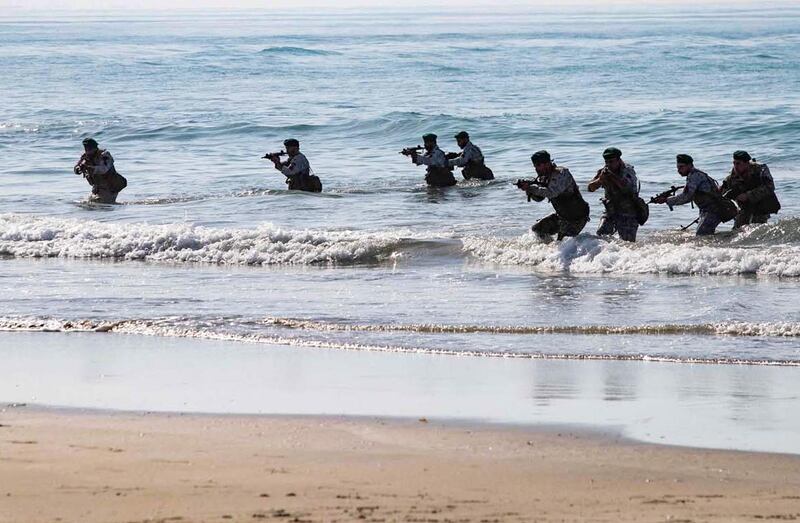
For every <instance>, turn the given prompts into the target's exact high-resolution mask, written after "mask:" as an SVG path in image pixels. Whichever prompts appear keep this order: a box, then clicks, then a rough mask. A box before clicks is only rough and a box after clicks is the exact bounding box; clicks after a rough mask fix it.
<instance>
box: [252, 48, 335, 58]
mask: <svg viewBox="0 0 800 523" xmlns="http://www.w3.org/2000/svg"><path fill="white" fill-rule="evenodd" d="M258 54H261V55H280V56H336V55H341V54H342V53H339V52H337V51H325V50H323V49H309V48H307V47H291V46H279V47H266V48H264V49H262V50H261V51H259V52H258Z"/></svg>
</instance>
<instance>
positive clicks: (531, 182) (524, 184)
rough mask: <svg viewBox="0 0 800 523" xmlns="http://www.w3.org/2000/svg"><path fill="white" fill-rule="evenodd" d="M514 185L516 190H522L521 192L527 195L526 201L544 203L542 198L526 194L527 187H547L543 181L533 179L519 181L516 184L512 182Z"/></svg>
mask: <svg viewBox="0 0 800 523" xmlns="http://www.w3.org/2000/svg"><path fill="white" fill-rule="evenodd" d="M514 185H516V186H517V188H518V189H522V190H523V191H525V193H526V194H527V195H528V201H531V200H533V201H535V202H541V201H544V198H543V197H542V196H535V195H532V194H529V193H528V187H530V186H531V185H538V186H539V187H547V183H546V182H545V181H544V180H541V179H539V178H534V179H532V180H530V179H528V180H523V179H519V180H517V181H516V182H514Z"/></svg>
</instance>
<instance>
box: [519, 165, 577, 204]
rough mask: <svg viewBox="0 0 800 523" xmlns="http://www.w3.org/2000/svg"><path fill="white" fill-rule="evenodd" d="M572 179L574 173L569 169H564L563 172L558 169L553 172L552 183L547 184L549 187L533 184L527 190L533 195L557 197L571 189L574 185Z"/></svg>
mask: <svg viewBox="0 0 800 523" xmlns="http://www.w3.org/2000/svg"><path fill="white" fill-rule="evenodd" d="M572 181H573V180H572V175H571V174H570V173H569V171H568V170H567V169H564V170H563V171H561V172H558V171H556V172H555V173H554V174H553V176H552V177H551V178H550V183H548V184H547V187H541V186H539V185H531V186H530V187H528V190H527V192H528V194H530V195H532V196H541V197H543V198H549V199H553V198H557V197H558V196H559V195H561V194H562V193H564V192H565V191H566V190H567V189H569V188H570V187H571V186H572Z"/></svg>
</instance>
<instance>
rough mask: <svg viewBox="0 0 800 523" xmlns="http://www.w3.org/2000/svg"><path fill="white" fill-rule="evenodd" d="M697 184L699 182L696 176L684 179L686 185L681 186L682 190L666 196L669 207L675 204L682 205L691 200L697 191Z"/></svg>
mask: <svg viewBox="0 0 800 523" xmlns="http://www.w3.org/2000/svg"><path fill="white" fill-rule="evenodd" d="M698 184H699V182H698V180H697V177H696V176H694V175H692V176H689V178H688V179H687V180H686V186H685V187H684V188H683V192H682V193H680V194H678V195H675V196H670V197H669V198H667V205H669V206H670V207H675V206H676V205H684V204H686V203H689V202H690V201H692V198H694V193H695V192H696V191H697V186H698Z"/></svg>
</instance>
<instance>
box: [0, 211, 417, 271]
mask: <svg viewBox="0 0 800 523" xmlns="http://www.w3.org/2000/svg"><path fill="white" fill-rule="evenodd" d="M404 241H405V240H404V239H403V238H402V237H401V236H400V235H398V234H388V233H387V234H381V233H362V232H354V231H313V230H305V231H292V230H285V229H282V228H279V227H274V226H271V225H262V226H260V227H257V228H255V229H215V228H209V227H199V226H192V225H186V224H167V225H150V224H141V223H138V224H109V223H101V222H90V221H78V220H65V219H56V218H40V217H29V216H18V215H4V216H0V254H1V255H7V256H15V257H22V258H55V257H59V258H92V259H111V260H139V261H159V262H176V263H186V262H194V263H213V264H224V265H272V264H302V265H310V264H358V263H374V262H379V261H382V260H386V259H389V258H391V257H392V256H395V255H397V250H398V249H399V248H400V247H401V246H402V245H403V243H404Z"/></svg>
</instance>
